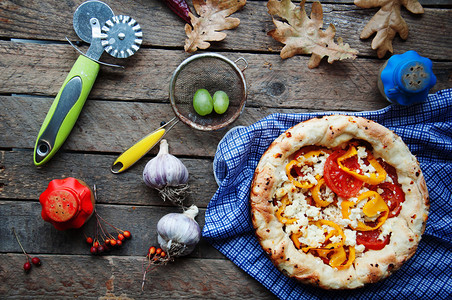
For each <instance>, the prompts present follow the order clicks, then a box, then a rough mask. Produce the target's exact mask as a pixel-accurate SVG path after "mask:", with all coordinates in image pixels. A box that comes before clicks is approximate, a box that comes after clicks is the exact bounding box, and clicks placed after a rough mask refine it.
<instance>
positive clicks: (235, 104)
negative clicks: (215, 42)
mask: <svg viewBox="0 0 452 300" xmlns="http://www.w3.org/2000/svg"><path fill="white" fill-rule="evenodd" d="M202 88H203V89H206V90H208V91H209V93H210V94H211V95H212V96H213V94H214V93H215V92H216V91H219V90H221V91H224V92H225V93H226V94H228V96H229V108H228V110H227V111H226V112H225V113H224V114H221V115H220V114H217V113H215V111H213V112H212V113H211V114H209V115H207V116H200V115H198V114H197V113H196V112H195V110H194V108H193V95H194V94H195V92H196V91H197V90H198V89H202ZM170 100H171V106H172V108H173V110H174V112H175V114H176V115H177V116H178V118H179V119H180V120H182V121H183V122H184V123H186V124H188V125H190V126H192V127H194V128H196V129H200V130H215V129H219V128H222V127H225V126H227V125H229V124H230V123H232V122H233V121H234V120H235V119H237V118H238V116H239V115H240V113H241V111H242V110H243V108H244V105H245V101H246V83H245V79H244V77H243V74H242V72H241V71H240V70H239V69H238V67H237V66H236V65H235V63H234V62H232V61H230V60H228V59H227V58H225V57H223V56H221V55H218V54H212V53H210V54H199V55H195V56H192V57H190V58H189V59H187V60H185V61H184V62H182V63H181V64H180V65H179V67H178V68H177V70H176V71H175V72H174V74H173V77H172V79H171V83H170Z"/></svg>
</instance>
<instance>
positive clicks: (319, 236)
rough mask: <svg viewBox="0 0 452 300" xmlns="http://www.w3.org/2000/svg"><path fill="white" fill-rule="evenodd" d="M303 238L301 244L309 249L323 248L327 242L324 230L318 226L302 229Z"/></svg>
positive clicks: (300, 239)
mask: <svg viewBox="0 0 452 300" xmlns="http://www.w3.org/2000/svg"><path fill="white" fill-rule="evenodd" d="M301 232H302V236H301V237H300V238H299V241H300V243H302V244H303V245H306V246H309V247H315V248H318V247H321V246H322V244H323V243H324V242H325V235H324V234H323V229H322V228H319V227H317V226H316V225H308V226H305V227H303V228H301Z"/></svg>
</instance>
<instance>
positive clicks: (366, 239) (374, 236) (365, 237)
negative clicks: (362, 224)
mask: <svg viewBox="0 0 452 300" xmlns="http://www.w3.org/2000/svg"><path fill="white" fill-rule="evenodd" d="M380 233H381V231H380V230H378V229H377V230H372V231H358V232H357V233H356V243H358V244H360V245H364V247H366V249H368V250H381V249H383V248H384V247H385V246H386V245H387V244H389V241H390V239H391V237H390V235H387V236H385V237H383V239H382V240H379V239H378V237H379V236H380Z"/></svg>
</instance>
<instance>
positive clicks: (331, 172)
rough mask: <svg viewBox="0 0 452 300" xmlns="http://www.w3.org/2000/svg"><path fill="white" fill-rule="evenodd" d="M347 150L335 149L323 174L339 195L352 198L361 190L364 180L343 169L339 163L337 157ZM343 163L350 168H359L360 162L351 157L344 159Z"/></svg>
mask: <svg viewBox="0 0 452 300" xmlns="http://www.w3.org/2000/svg"><path fill="white" fill-rule="evenodd" d="M344 153H345V150H336V151H334V152H333V153H332V154H331V155H330V156H328V158H327V159H326V162H325V167H324V170H323V173H324V174H323V176H324V178H325V183H326V185H327V186H328V187H329V188H330V189H331V190H332V191H333V192H335V193H336V194H337V195H339V196H341V197H344V198H350V197H354V196H356V195H357V194H358V192H359V190H360V189H361V187H362V186H363V182H362V181H361V180H359V179H357V178H355V177H353V176H352V175H350V174H348V173H346V172H344V171H342V170H341V168H340V167H339V165H338V163H337V159H338V158H339V157H341V156H342V155H344ZM342 163H343V165H344V166H345V167H347V168H349V169H350V170H358V169H359V163H358V159H357V158H356V157H351V158H349V159H346V160H344V161H343V162H342Z"/></svg>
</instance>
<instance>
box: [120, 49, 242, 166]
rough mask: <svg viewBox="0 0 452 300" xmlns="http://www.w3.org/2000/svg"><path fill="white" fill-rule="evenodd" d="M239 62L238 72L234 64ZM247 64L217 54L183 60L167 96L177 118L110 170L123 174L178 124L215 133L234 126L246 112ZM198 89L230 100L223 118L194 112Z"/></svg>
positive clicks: (126, 152)
mask: <svg viewBox="0 0 452 300" xmlns="http://www.w3.org/2000/svg"><path fill="white" fill-rule="evenodd" d="M239 61H242V62H243V63H244V68H243V69H242V70H240V69H239V68H238V67H237V65H236V63H237V62H239ZM247 67H248V63H247V62H246V60H245V59H244V58H243V57H240V58H238V59H237V60H236V61H235V62H233V61H231V60H229V59H227V58H226V57H224V56H222V55H220V54H216V53H205V54H197V55H193V56H191V57H189V58H187V59H186V60H184V61H183V62H182V63H181V64H180V65H179V66H178V67H177V69H176V70H175V71H174V73H173V76H172V77H171V81H170V89H169V94H170V95H169V96H170V102H171V107H172V108H173V111H174V113H175V114H176V117H177V118H176V117H174V118H173V119H171V120H170V121H169V122H167V123H166V124H164V125H162V126H161V127H159V128H157V129H156V130H154V131H153V132H151V133H150V134H148V135H147V136H145V137H144V138H142V139H141V140H139V141H138V142H137V143H135V144H134V145H133V146H132V147H130V148H129V149H127V150H126V151H124V152H123V153H122V154H121V155H120V156H119V157H118V158H117V159H116V160H115V162H114V163H113V165H112V166H111V171H112V172H113V173H115V174H118V173H121V172H124V171H125V170H127V169H128V168H129V167H131V166H132V165H133V164H134V163H136V162H137V161H138V160H139V159H140V158H141V157H143V156H144V155H145V154H146V153H147V152H149V151H150V150H151V149H152V148H153V147H154V146H155V145H156V144H157V143H158V142H159V141H160V140H161V139H162V138H163V136H164V135H165V134H166V133H167V132H168V131H170V130H171V128H173V127H174V125H176V124H177V122H178V121H179V120H181V121H182V122H184V123H185V124H187V125H189V126H191V127H192V128H195V129H198V130H204V131H210V130H217V129H220V128H223V127H225V126H227V125H229V124H231V123H232V122H234V121H235V120H236V119H237V118H238V117H239V116H240V114H241V113H242V111H243V109H244V108H245V102H246V82H245V77H244V76H243V71H244V70H245V69H246V68H247ZM198 89H206V90H208V91H209V93H210V94H211V95H213V94H214V93H215V92H216V91H223V92H225V93H226V94H227V95H228V97H229V107H228V109H227V110H226V112H225V113H224V114H221V115H220V114H217V113H215V111H213V112H212V113H211V114H209V115H206V116H200V115H198V114H197V113H196V112H195V109H194V108H193V96H194V94H195V92H196V91H197V90H198Z"/></svg>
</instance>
